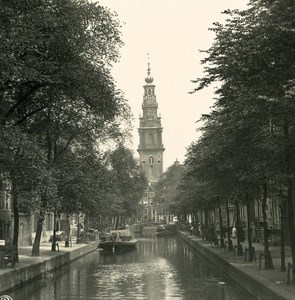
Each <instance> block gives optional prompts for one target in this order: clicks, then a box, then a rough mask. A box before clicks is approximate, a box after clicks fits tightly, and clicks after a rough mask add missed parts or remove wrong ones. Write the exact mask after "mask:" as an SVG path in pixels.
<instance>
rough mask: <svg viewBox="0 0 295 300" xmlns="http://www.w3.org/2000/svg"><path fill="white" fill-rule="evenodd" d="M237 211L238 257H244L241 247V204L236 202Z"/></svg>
mask: <svg viewBox="0 0 295 300" xmlns="http://www.w3.org/2000/svg"><path fill="white" fill-rule="evenodd" d="M236 210H237V255H238V256H242V255H243V247H242V245H241V242H242V241H241V230H242V226H241V220H240V202H239V201H237V202H236Z"/></svg>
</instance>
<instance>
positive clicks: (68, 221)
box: [65, 213, 71, 247]
mask: <svg viewBox="0 0 295 300" xmlns="http://www.w3.org/2000/svg"><path fill="white" fill-rule="evenodd" d="M70 231H71V228H70V220H69V214H68V213H67V227H66V240H65V247H70Z"/></svg>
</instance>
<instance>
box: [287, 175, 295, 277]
mask: <svg viewBox="0 0 295 300" xmlns="http://www.w3.org/2000/svg"><path fill="white" fill-rule="evenodd" d="M294 187H295V186H294V182H293V179H292V178H289V179H288V199H287V200H288V201H287V208H288V209H287V211H288V224H289V240H290V246H291V254H292V264H293V266H294V265H295V230H294V213H293V209H294V205H293V197H294V196H293V194H294ZM294 280H295V268H293V281H294Z"/></svg>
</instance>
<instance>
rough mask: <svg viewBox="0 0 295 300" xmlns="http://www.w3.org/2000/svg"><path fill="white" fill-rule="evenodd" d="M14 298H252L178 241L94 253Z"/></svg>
mask: <svg viewBox="0 0 295 300" xmlns="http://www.w3.org/2000/svg"><path fill="white" fill-rule="evenodd" d="M10 296H12V298H13V299H14V300H26V299H27V300H78V299H79V300H93V299H112V300H116V299H123V300H125V299H127V300H129V299H147V300H158V299H159V300H160V299H167V300H170V299H171V300H173V299H208V300H209V299H210V300H215V299H222V300H223V299H224V300H228V299H232V300H239V299H241V300H246V299H250V298H249V296H247V295H244V294H242V292H241V291H240V290H239V289H237V288H236V287H235V286H233V285H232V284H231V283H230V282H229V281H227V280H226V279H225V278H223V277H222V275H221V273H220V272H219V271H218V270H217V269H216V268H214V267H213V266H212V265H210V263H209V262H208V261H206V260H204V258H203V257H201V256H199V255H198V254H197V253H196V252H194V250H192V249H190V248H189V247H188V246H187V244H185V242H183V241H182V240H180V239H179V238H176V237H175V238H158V239H139V242H138V245H137V247H136V249H135V250H133V251H131V252H126V253H120V254H119V253H116V254H111V253H108V254H107V253H103V252H101V251H99V250H98V251H95V252H92V253H90V254H88V255H86V256H84V257H82V258H81V259H79V260H77V261H74V262H72V263H71V264H69V265H67V266H65V267H63V268H62V269H61V270H59V271H57V272H56V273H48V274H47V275H46V276H43V277H42V278H41V279H39V280H36V281H34V282H33V283H31V284H29V285H26V286H24V287H22V288H19V289H18V290H16V291H15V292H14V293H11V294H10Z"/></svg>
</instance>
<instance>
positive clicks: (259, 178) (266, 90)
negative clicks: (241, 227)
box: [195, 0, 295, 268]
mask: <svg viewBox="0 0 295 300" xmlns="http://www.w3.org/2000/svg"><path fill="white" fill-rule="evenodd" d="M293 5H294V3H293V1H285V0H281V1H251V6H250V8H249V9H247V10H244V11H238V10H235V11H230V10H228V11H225V13H226V14H227V15H228V17H229V18H228V19H227V21H226V23H225V24H224V25H221V24H219V23H215V24H214V27H213V28H212V30H213V31H214V32H215V33H216V38H215V42H214V44H213V45H212V47H211V48H210V49H209V50H207V51H205V52H206V53H207V54H208V56H207V57H206V58H205V59H204V60H203V61H202V63H203V64H204V65H206V66H205V76H204V77H203V78H200V79H198V80H196V81H195V82H196V83H198V86H197V88H196V90H199V89H202V88H204V87H206V86H208V85H209V84H210V83H212V82H214V81H220V82H221V87H220V88H219V89H218V91H217V95H218V96H219V98H218V99H217V100H216V104H215V108H216V111H217V112H218V114H219V116H220V115H223V119H222V121H223V123H222V126H226V125H231V126H230V127H228V128H233V129H234V131H233V135H231V136H230V135H227V137H228V138H229V145H231V146H233V147H234V146H235V145H238V146H239V148H240V149H242V151H240V154H241V155H239V153H238V152H235V156H233V157H234V158H235V159H234V162H235V164H234V169H235V172H236V174H237V175H238V177H237V178H239V180H241V179H242V182H244V184H246V185H245V187H246V190H248V191H249V192H251V194H252V192H253V187H254V190H256V191H257V188H255V186H256V185H257V183H258V184H260V188H261V190H262V191H264V197H263V199H264V201H263V203H265V200H266V198H267V191H268V189H267V185H268V184H269V182H273V180H274V179H276V178H277V177H278V175H279V174H281V175H283V176H284V177H285V178H286V179H287V178H292V177H293V176H294V169H293V167H291V165H292V162H293V161H294V160H293V158H292V155H291V154H290V153H291V151H290V149H291V148H292V147H293V146H291V145H294V143H293V137H291V135H290V129H291V128H292V122H293V121H291V120H294V112H295V110H294V101H293V100H292V96H290V95H289V96H288V97H286V87H288V88H287V89H288V91H290V90H292V87H291V86H293V84H292V78H293V77H294V11H293V9H294V7H293ZM290 82H291V84H290ZM290 85H291V86H290ZM213 117H214V118H215V117H216V115H213ZM227 121H228V122H227ZM286 128H287V130H286ZM282 141H283V143H281V142H282ZM231 142H234V143H231ZM282 144H283V145H284V146H283V147H282V146H281V145H282ZM234 149H235V148H234ZM286 153H287V155H286ZM236 155H237V156H236ZM253 159H254V160H253ZM273 161H274V162H275V163H274V164H273V163H272V162H273ZM286 170H287V171H286ZM286 181H288V180H286ZM291 183H292V179H291V180H289V183H287V185H288V186H289V187H290V186H291ZM249 184H250V185H249ZM249 188H250V190H249ZM246 198H247V197H246ZM289 198H290V199H291V196H290V197H289ZM288 202H289V204H290V205H291V206H292V201H291V200H290V201H288ZM291 206H290V208H291ZM263 207H265V204H264V205H263ZM289 211H292V209H289ZM289 219H290V237H291V239H293V236H294V234H293V233H294V232H293V231H294V224H293V222H294V217H293V215H292V213H290V216H289ZM267 232H268V230H267V224H266V222H265V253H266V254H268V253H269V251H268V247H267ZM291 232H292V233H291ZM292 244H293V246H292ZM291 246H292V249H295V247H294V241H293V242H292V243H291ZM292 256H293V258H294V257H295V256H294V255H292ZM267 257H270V256H269V255H266V260H265V262H266V268H271V267H272V263H271V259H267ZM294 259H295V258H294ZM294 259H293V260H294Z"/></svg>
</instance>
